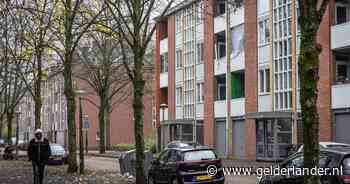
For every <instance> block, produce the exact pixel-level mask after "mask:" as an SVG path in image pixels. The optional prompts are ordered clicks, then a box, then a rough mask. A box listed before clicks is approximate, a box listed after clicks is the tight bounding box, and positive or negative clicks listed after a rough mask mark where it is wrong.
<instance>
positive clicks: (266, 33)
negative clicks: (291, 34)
mask: <svg viewBox="0 0 350 184" xmlns="http://www.w3.org/2000/svg"><path fill="white" fill-rule="evenodd" d="M258 37H259V45H264V44H268V43H269V42H270V29H269V19H264V20H261V21H259V34H258Z"/></svg>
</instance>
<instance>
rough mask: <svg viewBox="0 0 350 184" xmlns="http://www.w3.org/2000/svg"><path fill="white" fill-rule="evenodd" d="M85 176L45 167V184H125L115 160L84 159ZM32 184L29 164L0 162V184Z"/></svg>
mask: <svg viewBox="0 0 350 184" xmlns="http://www.w3.org/2000/svg"><path fill="white" fill-rule="evenodd" d="M85 165H86V170H88V171H87V174H86V175H85V176H84V177H82V178H79V177H78V176H77V175H72V174H67V173H66V169H67V166H66V165H64V166H56V165H54V166H51V165H50V166H47V168H46V178H45V184H62V183H64V184H72V183H73V184H75V183H87V184H104V183H109V184H114V183H116V184H117V183H118V184H127V183H128V181H126V179H125V178H122V177H121V176H120V173H119V162H118V161H117V159H116V158H106V157H93V156H87V157H86V158H85ZM9 183H11V184H32V183H33V181H32V167H31V163H30V162H27V161H26V160H23V159H22V160H18V161H4V160H0V184H9ZM225 183H226V184H232V183H239V184H255V183H256V177H255V176H226V182H225Z"/></svg>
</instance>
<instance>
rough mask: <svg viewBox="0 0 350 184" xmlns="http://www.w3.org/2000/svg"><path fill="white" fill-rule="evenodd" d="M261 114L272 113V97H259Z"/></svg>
mask: <svg viewBox="0 0 350 184" xmlns="http://www.w3.org/2000/svg"><path fill="white" fill-rule="evenodd" d="M258 108H259V109H258V110H259V112H271V111H272V95H271V94H266V95H259V102H258Z"/></svg>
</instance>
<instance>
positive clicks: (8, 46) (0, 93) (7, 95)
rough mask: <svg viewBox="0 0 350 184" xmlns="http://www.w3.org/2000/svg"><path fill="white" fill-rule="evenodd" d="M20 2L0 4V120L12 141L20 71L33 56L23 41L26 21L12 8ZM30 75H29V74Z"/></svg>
mask: <svg viewBox="0 0 350 184" xmlns="http://www.w3.org/2000/svg"><path fill="white" fill-rule="evenodd" d="M21 5H22V2H21V1H5V2H2V3H1V18H0V30H1V42H0V51H1V55H2V57H1V63H0V71H1V72H0V82H1V89H0V100H1V101H0V103H1V105H2V108H1V110H2V112H0V120H1V121H2V120H4V119H5V117H6V120H7V139H8V143H9V144H12V140H11V137H12V123H13V118H14V113H15V110H16V107H17V105H18V104H19V103H20V100H21V98H22V97H23V96H24V94H25V91H26V89H25V85H24V82H23V81H22V80H20V77H19V73H21V72H28V71H29V70H28V69H29V68H30V67H29V65H28V63H27V62H28V61H29V60H30V59H31V57H32V55H31V52H30V50H29V49H28V45H26V44H25V42H24V40H23V34H24V29H25V27H26V26H27V23H26V22H25V21H24V20H23V18H22V15H23V14H22V12H21V11H18V10H17V9H16V8H15V7H18V6H21ZM29 77H30V76H29Z"/></svg>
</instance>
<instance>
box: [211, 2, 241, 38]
mask: <svg viewBox="0 0 350 184" xmlns="http://www.w3.org/2000/svg"><path fill="white" fill-rule="evenodd" d="M230 18H231V22H230V27H234V26H237V25H240V24H242V23H244V8H243V7H240V8H237V9H236V10H235V11H234V12H233V11H231V17H230ZM225 30H226V14H221V15H218V16H216V17H214V33H219V32H222V31H225Z"/></svg>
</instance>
